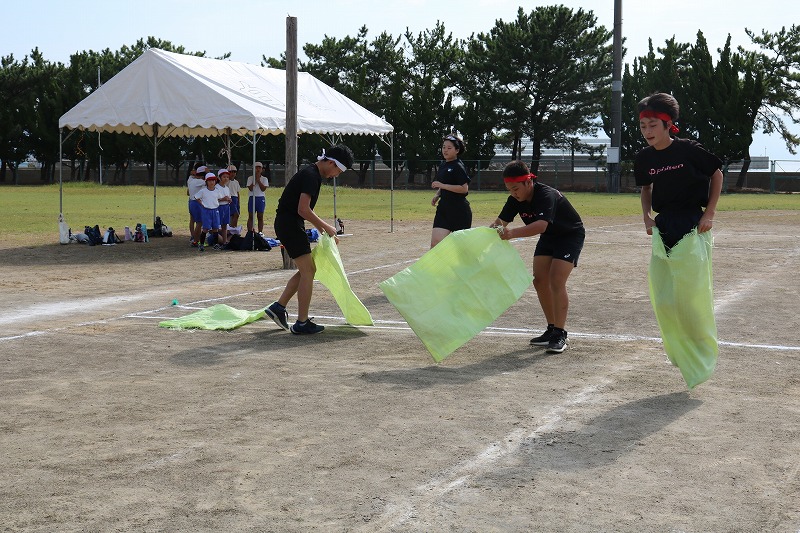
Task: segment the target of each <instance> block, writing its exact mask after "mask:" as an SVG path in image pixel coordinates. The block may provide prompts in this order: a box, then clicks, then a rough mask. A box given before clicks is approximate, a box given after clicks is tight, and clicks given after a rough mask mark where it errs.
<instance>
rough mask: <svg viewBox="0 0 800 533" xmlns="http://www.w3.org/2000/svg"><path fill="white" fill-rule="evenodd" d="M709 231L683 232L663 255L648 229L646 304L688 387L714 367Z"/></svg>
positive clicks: (659, 242) (657, 238)
mask: <svg viewBox="0 0 800 533" xmlns="http://www.w3.org/2000/svg"><path fill="white" fill-rule="evenodd" d="M712 246H713V240H712V237H711V232H710V231H707V232H704V233H697V229H695V230H693V231H692V232H691V233H689V234H687V235H685V236H684V237H683V238H682V239H681V240H680V241H679V242H678V243H677V244H676V245H675V246H674V247H672V248H671V249H670V250H669V253H667V250H666V248H665V247H664V241H663V240H662V239H661V235H660V234H659V233H658V228H655V227H654V228H653V253H652V256H651V258H650V268H649V269H648V275H647V280H648V284H649V286H650V302H651V303H652V305H653V311H654V312H655V314H656V320H658V327H659V329H661V338H662V339H663V342H664V351H666V352H667V357H668V358H669V360H670V361H671V362H672V364H673V365H675V366H677V367H678V368H679V369H680V371H681V374H682V375H683V379H684V381H686V385H687V386H688V387H689V388H690V389H692V388H694V387H695V386H697V385H699V384H700V383H702V382H704V381H705V380H707V379H708V378H709V377H711V374H712V373H713V372H714V368H715V367H716V365H717V356H718V355H719V346H718V345H717V324H716V322H715V321H714V297H713V281H712V280H713V278H712V273H711V248H712Z"/></svg>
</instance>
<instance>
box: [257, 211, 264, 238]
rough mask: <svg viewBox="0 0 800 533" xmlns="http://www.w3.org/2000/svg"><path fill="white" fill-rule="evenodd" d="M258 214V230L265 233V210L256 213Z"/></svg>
mask: <svg viewBox="0 0 800 533" xmlns="http://www.w3.org/2000/svg"><path fill="white" fill-rule="evenodd" d="M256 216H258V232H259V233H264V212H263V211H262V212H261V213H256Z"/></svg>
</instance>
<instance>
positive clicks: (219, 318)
mask: <svg viewBox="0 0 800 533" xmlns="http://www.w3.org/2000/svg"><path fill="white" fill-rule="evenodd" d="M263 316H264V310H263V309H259V310H258V311H243V310H241V309H235V308H233V307H231V306H229V305H225V304H218V305H212V306H211V307H208V308H206V309H203V310H201V311H197V312H196V313H192V314H190V315H186V316H182V317H179V318H175V319H173V320H164V321H162V322H159V323H158V326H159V327H162V328H170V329H235V328H238V327H239V326H244V325H245V324H249V323H250V322H255V321H256V320H259V319H260V318H263Z"/></svg>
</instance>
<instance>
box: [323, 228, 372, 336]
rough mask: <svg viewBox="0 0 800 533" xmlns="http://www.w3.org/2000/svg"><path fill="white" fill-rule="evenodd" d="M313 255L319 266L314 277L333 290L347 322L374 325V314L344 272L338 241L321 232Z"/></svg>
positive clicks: (357, 324) (354, 324)
mask: <svg viewBox="0 0 800 533" xmlns="http://www.w3.org/2000/svg"><path fill="white" fill-rule="evenodd" d="M311 257H312V258H313V259H314V265H315V266H316V267H317V272H316V274H314V279H316V280H318V281H319V282H320V283H322V284H323V285H325V287H327V288H328V290H329V291H331V294H332V295H333V299H334V300H336V304H337V305H338V306H339V309H341V310H342V314H344V319H345V320H346V321H347V323H348V324H351V325H353V326H372V325H373V322H372V315H370V314H369V311H368V310H367V308H366V307H364V304H363V303H361V300H359V299H358V296H356V295H355V293H354V292H353V289H351V288H350V282H349V281H347V274H345V272H344V265H342V258H341V256H340V255H339V248H338V247H337V246H336V241H334V240H333V239H332V238H331V237H330V236H329V235H328V234H327V233H322V234H320V236H319V242H317V245H316V246H315V247H314V250H313V251H312V252H311Z"/></svg>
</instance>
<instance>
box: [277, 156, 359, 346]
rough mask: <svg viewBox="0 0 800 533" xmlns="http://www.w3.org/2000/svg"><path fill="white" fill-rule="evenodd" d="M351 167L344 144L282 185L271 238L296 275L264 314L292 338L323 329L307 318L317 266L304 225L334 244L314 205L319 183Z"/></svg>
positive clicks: (331, 232)
mask: <svg viewBox="0 0 800 533" xmlns="http://www.w3.org/2000/svg"><path fill="white" fill-rule="evenodd" d="M352 167H353V152H352V151H351V150H350V148H348V147H347V146H345V145H344V144H337V145H336V146H332V147H330V148H328V149H327V150H323V151H322V155H321V156H319V157H317V162H316V163H314V164H311V165H308V166H307V167H305V168H304V169H302V170H300V171H299V172H298V173H297V174H295V175H294V176H292V178H291V179H290V180H289V181H288V182H287V183H286V187H284V189H283V193H282V194H281V197H280V199H279V200H278V208H277V209H276V210H275V235H276V236H277V237H278V240H280V241H281V246H283V247H284V249H285V250H286V253H288V254H289V257H291V258H292V259H293V260H294V263H295V265H297V272H296V273H295V274H294V275H293V276H292V277H291V278H289V282H288V283H287V284H286V288H285V289H284V290H283V293H282V294H281V296H280V298H278V300H277V301H276V302H273V303H272V304H270V305H269V307H267V308H266V309H264V312H265V313H266V314H267V316H269V317H270V318H271V319H272V320H273V321H274V322H275V323H276V324H277V325H279V326H280V327H282V328H283V329H285V330H287V331H291V332H292V333H294V334H295V335H305V334H314V333H320V332H321V331H322V330H324V329H325V326H320V325H319V324H315V323H314V322H313V321H312V320H311V319H310V318H309V316H308V310H309V307H310V306H311V294H312V291H313V289H314V274H315V273H316V272H317V267H316V265H314V258H313V257H311V245H310V244H309V242H308V235H307V234H306V230H305V222H306V221H308V222H310V223H311V224H312V225H313V226H314V227H315V228H317V230H319V232H320V233H322V232H325V233H327V234H328V235H330V236H331V237H332V238H333V239H334V240H335V241H336V242H337V243H338V242H339V238H338V237H337V236H336V228H335V227H333V226H332V225H331V224H328V223H327V222H325V221H324V220H322V219H321V218H320V217H319V216H318V215H317V214H316V213H315V212H314V206H315V205H316V204H317V199H318V198H319V190H320V187H321V186H322V180H323V179H326V180H329V179H333V178H335V177H336V176H338V175H339V174H341V173H342V172H344V171H345V170H346V169H348V168H352ZM295 294H297V321H296V322H295V323H294V324H292V325H291V326H289V322H288V318H289V314H288V313H287V312H286V306H287V305H289V300H291V299H292V298H293V297H294V295H295Z"/></svg>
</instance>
